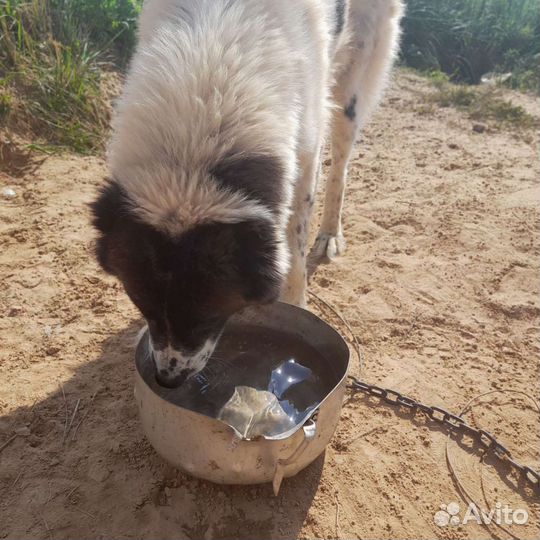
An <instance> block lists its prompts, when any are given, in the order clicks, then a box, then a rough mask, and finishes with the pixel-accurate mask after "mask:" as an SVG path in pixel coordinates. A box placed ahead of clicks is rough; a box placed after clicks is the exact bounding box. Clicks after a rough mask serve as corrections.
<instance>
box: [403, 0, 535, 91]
mask: <svg viewBox="0 0 540 540" xmlns="http://www.w3.org/2000/svg"><path fill="white" fill-rule="evenodd" d="M403 30H404V35H403V42H402V58H403V60H404V62H405V63H406V64H407V65H409V66H410V67H414V68H416V69H420V70H426V71H429V70H440V71H443V72H444V73H446V74H448V75H449V77H450V78H451V79H452V80H454V81H462V82H468V83H479V82H480V80H481V77H482V75H484V74H485V73H487V72H492V71H498V72H511V73H512V76H511V78H510V79H509V80H510V83H511V84H512V85H513V86H515V87H521V88H524V87H527V88H532V89H538V86H539V81H540V73H539V65H538V64H539V60H540V21H539V6H538V1H537V0H512V1H511V2H509V1H508V0H408V2H407V13H406V16H405V19H404V23H403Z"/></svg>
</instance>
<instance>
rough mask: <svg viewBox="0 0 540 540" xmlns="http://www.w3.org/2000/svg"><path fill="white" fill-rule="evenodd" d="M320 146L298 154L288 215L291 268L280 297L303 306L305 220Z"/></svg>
mask: <svg viewBox="0 0 540 540" xmlns="http://www.w3.org/2000/svg"><path fill="white" fill-rule="evenodd" d="M319 160H320V149H319V150H317V152H315V153H314V154H309V155H305V156H302V157H301V158H300V160H299V161H300V163H299V165H300V175H299V178H298V182H297V184H296V188H295V193H294V198H293V203H292V207H291V216H290V218H289V224H288V228H287V241H288V243H289V249H290V252H291V268H290V270H289V274H288V276H287V280H286V282H285V285H284V287H283V291H282V293H281V298H280V300H281V301H283V302H287V303H289V304H294V305H297V306H300V307H306V305H307V299H306V289H307V272H306V256H307V242H308V237H309V224H310V220H311V214H312V211H313V204H314V201H315V191H316V189H317V178H318V174H319V165H320V164H319Z"/></svg>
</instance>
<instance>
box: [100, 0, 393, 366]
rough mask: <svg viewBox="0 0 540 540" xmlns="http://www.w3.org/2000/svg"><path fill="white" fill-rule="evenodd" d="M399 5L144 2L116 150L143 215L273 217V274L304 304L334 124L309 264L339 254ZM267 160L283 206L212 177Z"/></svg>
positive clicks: (173, 221)
mask: <svg viewBox="0 0 540 540" xmlns="http://www.w3.org/2000/svg"><path fill="white" fill-rule="evenodd" d="M402 12H403V8H402V4H401V1H400V0H294V1H292V0H147V1H146V2H145V3H144V6H143V10H142V14H141V18H140V31H139V44H138V47H137V50H136V53H135V55H134V58H133V62H132V65H131V68H130V71H129V74H128V77H127V80H126V84H125V87H124V91H123V94H122V96H121V98H120V99H119V101H118V103H117V107H116V114H115V117H114V121H113V137H112V140H111V143H110V146H109V152H108V154H109V156H108V159H109V165H110V170H111V173H112V176H113V177H114V179H115V180H116V181H117V182H118V183H119V184H120V185H121V186H122V187H123V189H124V190H125V191H126V192H127V194H128V195H129V199H130V200H131V201H132V203H133V210H134V212H136V213H137V215H138V216H139V218H140V219H141V220H142V221H144V222H146V223H148V224H151V225H152V226H153V227H155V228H157V229H158V230H161V231H163V232H165V233H167V234H169V235H171V236H177V235H179V234H180V233H182V232H183V231H185V230H187V229H189V228H192V227H195V226H197V225H198V224H201V223H205V222H218V223H219V222H221V223H236V222H241V221H246V220H251V219H255V220H263V221H266V222H268V226H269V227H272V228H273V230H275V231H276V232H275V234H276V242H277V243H278V246H279V249H278V255H277V261H276V272H279V273H281V274H282V275H284V276H285V275H286V276H287V279H286V283H285V286H284V287H283V290H282V295H281V299H282V300H284V301H287V302H290V303H294V304H298V305H305V303H306V297H305V291H306V284H307V280H306V254H307V253H306V244H307V238H308V234H309V222H310V218H311V213H312V208H313V202H314V197H315V192H316V186H317V177H318V172H319V168H320V159H321V152H322V147H323V144H324V140H325V136H326V133H327V128H328V124H329V123H330V121H332V147H333V164H332V171H331V174H330V179H329V183H328V186H327V194H326V201H325V210H324V216H323V221H322V225H321V230H320V233H319V236H318V238H317V241H316V243H315V246H314V248H313V249H312V251H311V253H310V260H311V262H312V263H313V264H316V263H317V262H319V261H320V260H321V259H322V258H323V257H333V256H335V255H337V254H340V253H341V252H342V251H343V249H344V240H343V234H342V226H341V213H342V205H343V193H344V189H345V179H346V168H347V163H348V160H349V157H350V154H351V150H352V147H353V144H354V140H355V138H356V136H357V134H358V131H359V129H360V128H361V126H362V125H363V124H364V123H365V122H366V121H367V118H368V116H369V114H370V113H371V111H372V110H373V109H374V107H375V106H376V104H377V102H378V101H379V99H380V96H381V93H382V90H383V88H384V86H385V83H386V81H387V79H388V73H389V70H390V67H391V64H392V60H393V58H394V56H395V53H396V50H397V44H398V37H399V20H400V18H401V15H402ZM265 156H266V157H268V158H269V159H272V160H273V161H274V162H275V163H277V164H278V165H279V169H280V170H282V171H283V175H281V176H280V178H276V179H275V180H272V179H271V180H270V181H275V182H276V183H279V192H280V194H281V197H280V200H281V203H280V205H279V206H278V208H275V207H274V208H272V207H271V204H270V201H265V200H263V199H260V200H256V199H254V198H249V196H247V195H246V194H244V193H243V192H240V191H234V190H233V189H227V188H224V187H223V184H220V182H219V181H218V180H217V179H216V178H214V177H213V173H212V171H214V170H216V167H218V166H219V164H220V163H223V162H226V161H227V160H237V161H238V162H240V161H241V159H242V158H245V159H249V158H253V157H265ZM173 352H174V351H168V350H167V351H166V353H163V355H162V356H163V358H161V357H159V358H160V359H159V362H160V363H163V365H164V366H165V365H166V364H167V360H168V358H169V357H170V356H171V354H173ZM200 352H201V351H200ZM203 352H205V353H206V349H205V351H203ZM174 354H175V355H177V356H178V354H179V353H178V351H177V352H174ZM201 354H202V353H201ZM195 356H197V355H195ZM199 356H200V355H199ZM199 356H197V358H199ZM201 358H202V357H201ZM192 360H193V359H191V360H190V359H189V358H183V357H182V362H180V363H179V364H178V365H177V367H176V368H175V369H176V370H179V371H180V370H182V369H184V368H185V367H186V366H187V365H189V364H190V362H191V361H192ZM198 363H200V364H201V365H202V364H203V362H202V361H201V362H198Z"/></svg>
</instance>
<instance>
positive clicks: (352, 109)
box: [343, 94, 357, 122]
mask: <svg viewBox="0 0 540 540" xmlns="http://www.w3.org/2000/svg"><path fill="white" fill-rule="evenodd" d="M356 100H357V97H356V94H355V95H354V96H353V97H352V98H351V101H349V104H348V105H347V106H346V107H345V108H344V109H343V114H344V115H345V116H346V117H347V118H348V119H349V120H350V121H351V122H353V121H354V119H355V118H356Z"/></svg>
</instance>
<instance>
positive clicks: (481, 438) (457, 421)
mask: <svg viewBox="0 0 540 540" xmlns="http://www.w3.org/2000/svg"><path fill="white" fill-rule="evenodd" d="M349 379H350V380H351V381H352V383H351V384H349V385H347V387H348V388H350V389H352V390H355V391H359V392H363V393H365V394H369V395H370V396H375V397H377V398H379V399H381V400H383V401H385V402H386V403H390V404H391V405H394V406H396V407H406V408H407V409H409V410H410V411H411V412H412V413H413V414H416V413H417V412H421V413H423V414H424V415H426V416H427V417H428V418H430V419H431V420H434V421H435V422H437V423H438V424H441V425H443V426H444V427H445V428H447V429H448V430H450V431H452V432H461V433H464V434H466V435H468V436H470V437H471V438H473V439H475V440H476V441H477V442H478V443H479V444H480V445H481V446H482V447H483V448H484V449H485V450H486V452H488V453H490V454H492V455H493V456H495V457H496V458H497V459H498V460H499V461H502V462H505V463H507V464H508V465H509V466H510V467H511V468H512V469H513V470H514V471H516V472H517V473H518V475H519V476H520V477H521V478H522V479H523V480H525V482H527V483H528V484H529V486H530V487H531V488H532V489H534V490H535V491H539V490H540V474H539V473H538V472H537V471H535V470H534V469H532V468H531V467H527V466H526V465H521V464H520V463H517V462H516V461H515V460H514V459H513V458H512V454H511V453H510V451H509V450H508V448H506V447H505V446H503V445H502V444H501V443H500V442H499V441H498V440H497V439H496V438H495V437H494V436H493V435H492V434H491V433H489V431H486V430H485V429H478V428H475V427H472V426H471V425H469V424H467V422H466V421H465V420H464V419H463V418H462V417H461V416H457V415H456V414H452V413H451V412H448V411H446V410H445V409H442V408H441V407H436V406H432V407H430V406H428V405H423V404H422V403H419V402H418V401H416V400H414V399H412V398H410V397H408V396H404V395H403V394H402V393H401V392H398V391H397V390H390V389H389V388H381V387H380V386H376V385H374V384H368V383H365V382H363V381H360V380H359V379H357V378H356V377H353V376H352V375H350V376H349Z"/></svg>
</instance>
